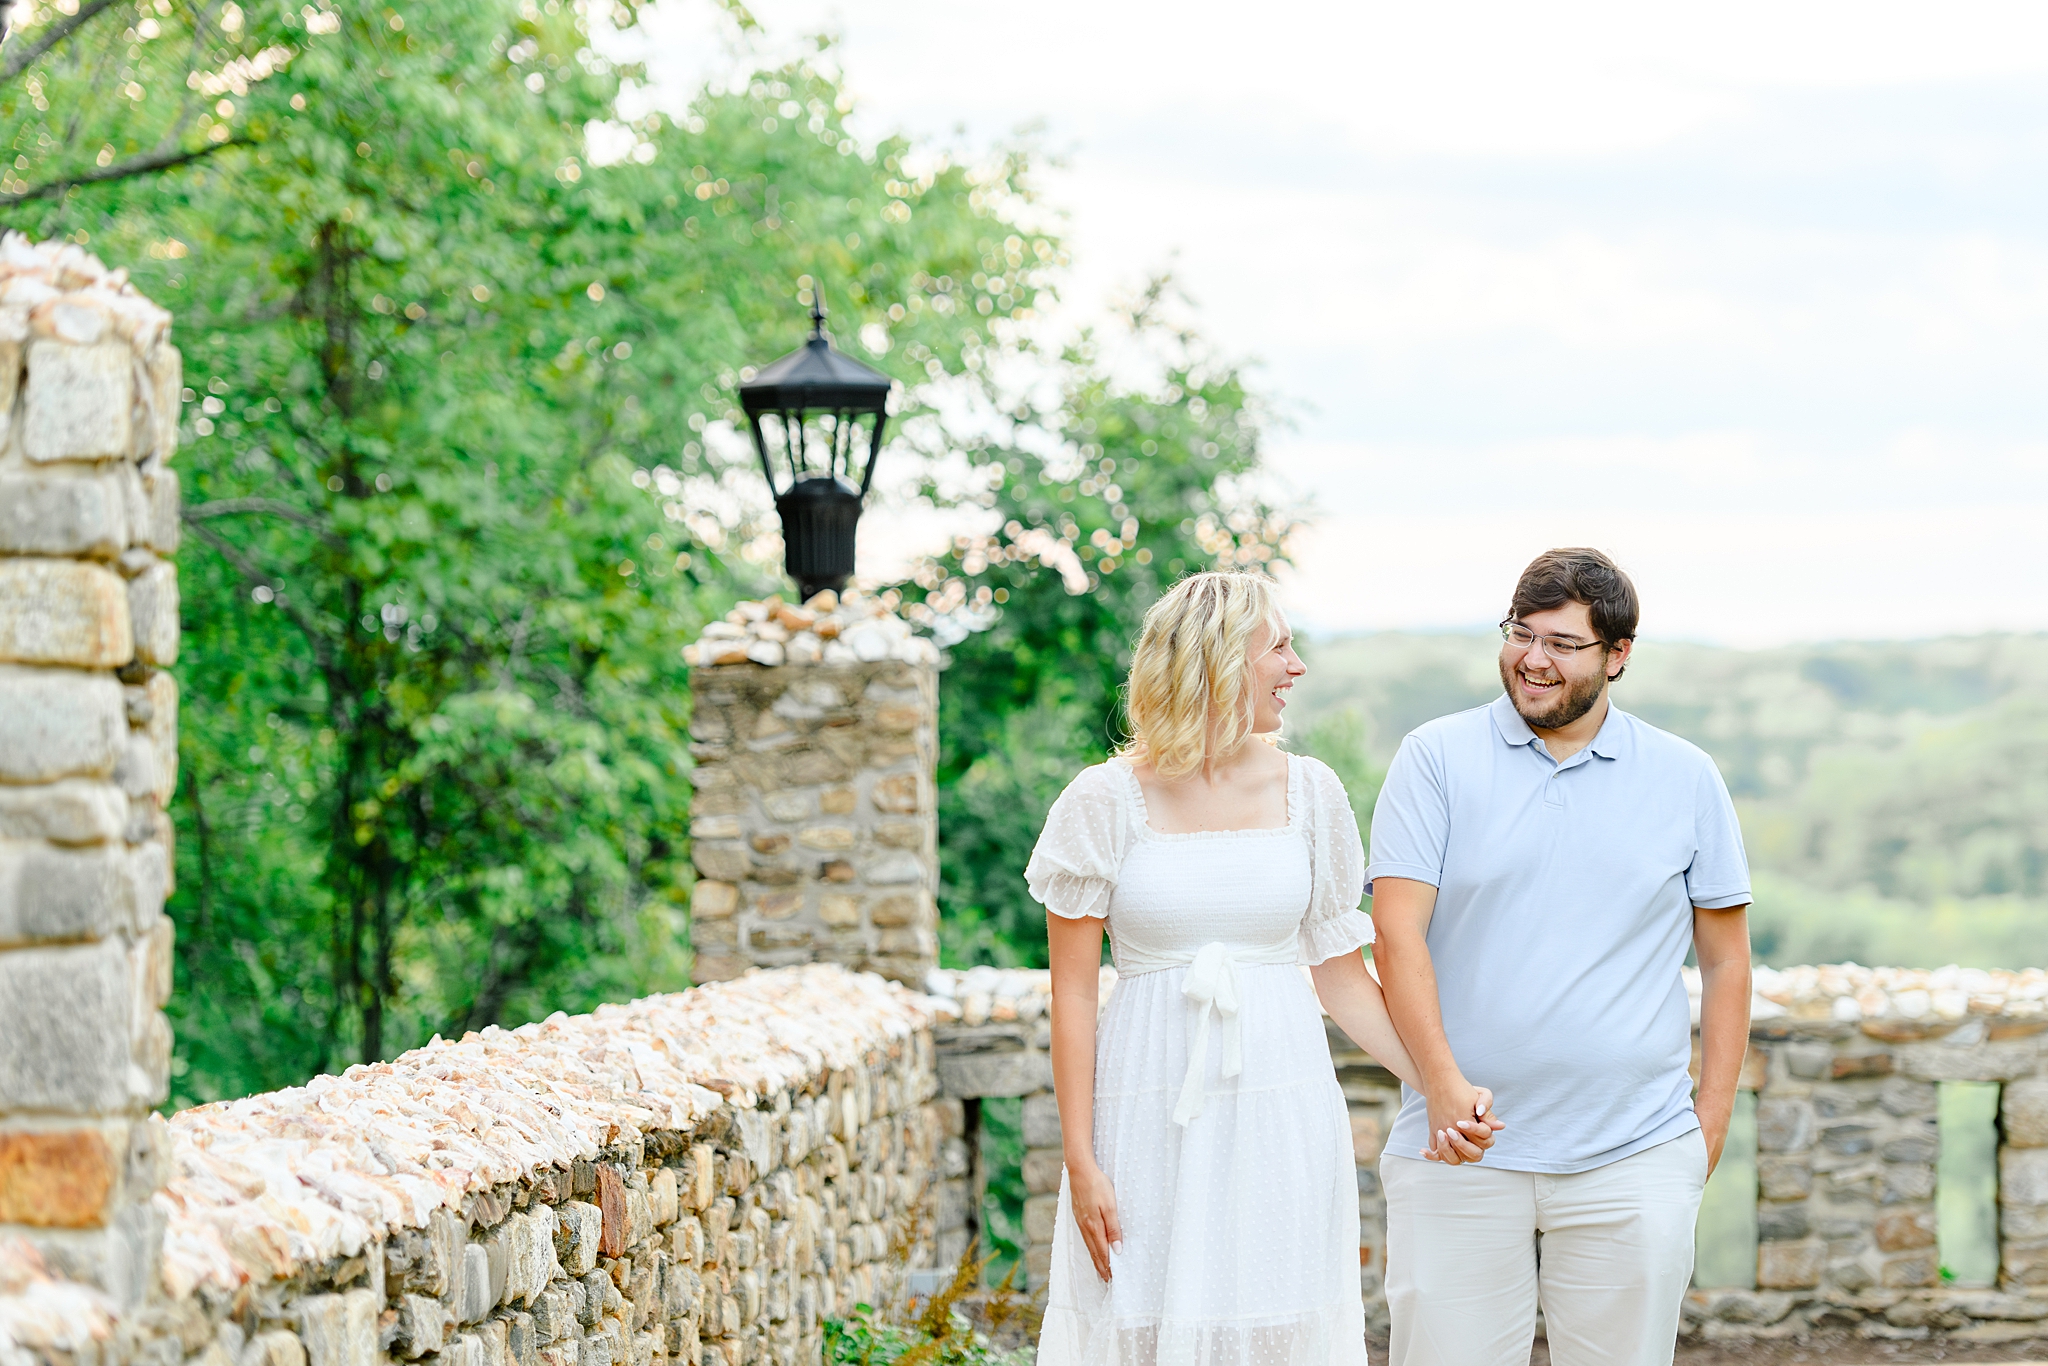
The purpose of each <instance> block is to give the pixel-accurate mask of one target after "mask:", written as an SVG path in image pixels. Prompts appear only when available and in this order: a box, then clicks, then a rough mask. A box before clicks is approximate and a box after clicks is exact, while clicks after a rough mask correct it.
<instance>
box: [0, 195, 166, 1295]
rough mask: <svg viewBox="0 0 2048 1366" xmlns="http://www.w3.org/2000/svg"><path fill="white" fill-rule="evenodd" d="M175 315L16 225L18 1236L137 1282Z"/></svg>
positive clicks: (158, 1159)
mask: <svg viewBox="0 0 2048 1366" xmlns="http://www.w3.org/2000/svg"><path fill="white" fill-rule="evenodd" d="M169 327H170V316H169V315H168V314H167V313H165V312H164V311H163V310H162V309H159V308H157V307H156V306H155V305H154V304H152V303H150V302H149V301H148V300H147V299H144V298H143V297H142V296H140V295H139V294H137V293H136V292H135V290H134V289H133V288H132V287H131V286H129V285H128V283H127V279H126V274H125V272H122V271H108V270H106V269H105V268H104V267H102V266H101V265H100V263H99V262H98V261H96V260H94V259H93V258H92V257H91V256H89V255H87V254H86V253H85V252H83V251H81V250H80V249H79V248H77V247H74V246H60V245H59V244H45V245H42V246H31V245H29V244H28V243H27V242H26V241H25V240H24V239H23V238H21V237H20V236H18V235H16V234H9V235H8V236H7V237H6V238H5V239H4V240H0V1238H5V1237H8V1236H25V1237H27V1238H28V1240H29V1241H30V1242H32V1243H33V1244H35V1245H36V1246H37V1247H38V1248H39V1249H40V1250H41V1252H42V1254H43V1257H44V1259H45V1260H46V1261H47V1262H48V1264H49V1265H50V1266H51V1267H52V1269H54V1270H56V1271H57V1272H59V1273H60V1274H63V1275H66V1276H69V1277H72V1278H74V1279H76V1280H81V1281H86V1282H89V1283H92V1284H95V1285H98V1286H100V1287H101V1288H103V1289H104V1290H106V1291H107V1292H108V1293H109V1294H110V1295H111V1296H112V1297H113V1298H114V1300H115V1301H116V1302H117V1303H129V1304H132V1303H134V1302H136V1301H137V1300H139V1299H141V1298H142V1297H144V1296H145V1295H146V1294H148V1293H149V1291H150V1289H151V1287H152V1284H153V1282H154V1280H155V1277H154V1268H155V1265H156V1255H157V1248H158V1247H159V1245H160V1244H161V1241H162V1236H161V1231H160V1227H159V1223H158V1219H157V1216H156V1214H155V1211H154V1210H153V1209H152V1208H151V1206H150V1202H149V1201H150V1195H151V1193H152V1192H153V1191H154V1190H155V1189H156V1188H157V1186H158V1185H159V1184H161V1171H162V1166H163V1158H164V1139H163V1121H162V1120H161V1119H160V1118H158V1117H156V1116H154V1115H152V1114H151V1113H150V1111H151V1107H153V1106H155V1105H157V1104H158V1103H160V1102H161V1101H162V1100H163V1099H164V1095H165V1089H166V1085H167V1079H168V1074H169V1068H170V1050H171V1033H170V1026H169V1024H168V1023H167V1022H166V1021H165V1018H164V1014H163V1011H162V1010H161V1009H160V1007H161V1006H162V1005H163V1003H164V1001H165V999H166V998H167V997H168V995H169V992H170V980H171V923H170V921H169V919H168V918H167V917H165V915H164V913H163V905H164V897H165V895H166V894H167V892H168V891H169V888H170V882H171V866H172V865H171V830H170V822H169V819H168V818H167V816H166V815H165V809H166V807H167V806H168V805H169V802H170V797H171V793H172V790H173V788H174V786H175V784H176V772H177V709H178V691H177V686H176V684H175V683H174V682H173V681H172V679H171V676H170V675H169V674H167V673H164V672H161V670H162V669H163V668H164V667H166V666H168V665H170V664H172V663H174V662H176V659H177V654H178V581H177V573H176V570H175V569H173V568H172V566H171V565H170V563H169V562H168V561H167V560H166V559H164V558H161V557H163V556H168V555H169V554H171V553H172V552H173V551H174V550H176V548H177V543H178V480H177V476H176V475H175V474H173V473H172V472H171V470H170V468H169V466H168V461H169V459H170V456H171V453H172V451H173V449H174V447H175V445H176V442H177V425H178V412H179V404H180V385H181V383H182V380H181V372H180V362H179V357H178V352H177V350H176V349H175V348H174V347H173V346H171V344H170V342H169V340H168V331H169Z"/></svg>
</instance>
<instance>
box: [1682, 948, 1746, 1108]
mask: <svg viewBox="0 0 2048 1366" xmlns="http://www.w3.org/2000/svg"><path fill="white" fill-rule="evenodd" d="M1749 992H1750V981H1749V964H1748V962H1747V961H1740V962H1730V963H1714V964H1708V965H1707V966H1705V967H1703V968H1701V969H1700V1089H1699V1096H1698V1098H1697V1100H1696V1101H1695V1105H1696V1107H1697V1108H1698V1109H1699V1110H1700V1111H1701V1113H1703V1114H1706V1113H1711V1114H1713V1115H1715V1116H1717V1117H1721V1118H1725V1117H1726V1116H1727V1115H1728V1114H1729V1113H1730V1112H1731V1111H1732V1110H1733V1109H1734V1108H1735V1083H1736V1080H1737V1079H1738V1078H1739V1077H1740V1076H1741V1075H1742V1058H1743V1055H1744V1054H1745V1053H1746V1052H1747V1051H1748V1049H1749Z"/></svg>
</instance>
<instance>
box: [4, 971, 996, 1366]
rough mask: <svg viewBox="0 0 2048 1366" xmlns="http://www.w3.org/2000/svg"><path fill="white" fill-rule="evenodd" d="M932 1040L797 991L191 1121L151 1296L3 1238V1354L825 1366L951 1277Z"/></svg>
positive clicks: (443, 1363)
mask: <svg viewBox="0 0 2048 1366" xmlns="http://www.w3.org/2000/svg"><path fill="white" fill-rule="evenodd" d="M932 1020H933V1012H932V1010H931V1008H930V1004H929V1003H928V1002H926V1001H925V1000H924V998H922V997H918V996H915V995H913V994H911V993H909V992H907V991H904V990H903V989H902V988H900V987H897V986H894V985H892V984H890V983H887V982H884V981H882V980H881V979H879V978H876V977H872V976H856V975H853V974H849V973H846V972H845V971H843V970H841V969H839V968H836V967H830V966H822V965H821V966H813V967H805V968H792V969H787V970H783V971H780V972H766V973H756V974H751V975H749V976H747V977H745V978H743V979H742V980H739V981H735V982H729V983H722V984H717V985H712V986H705V987H699V988H696V989H695V990H692V991H689V992H685V993H681V994H679V995H675V996H663V997H651V998H648V999H646V1000H642V1001H636V1002H634V1003H632V1004H630V1005H624V1006H606V1007H603V1008H601V1009H599V1010H598V1011H597V1012H595V1013H594V1014H591V1015H585V1016H577V1017H573V1018H571V1017H566V1016H561V1015H556V1016H553V1017H551V1018H549V1019H548V1020H545V1021H543V1022H541V1023H538V1024H531V1025H525V1026H522V1027H520V1028H519V1029H516V1030H512V1031H509V1032H508V1031H505V1030H500V1029H495V1028H493V1029H486V1030H484V1031H483V1032H481V1033H475V1034H470V1035H467V1036H465V1037H464V1038H463V1039H461V1040H459V1041H455V1042H447V1043H444V1042H440V1041H436V1042H435V1043H433V1044H431V1045H429V1046H428V1047H426V1048H422V1049H417V1050H415V1051H413V1052H411V1053H407V1054H405V1055H403V1056H402V1057H400V1058H398V1059H396V1060H394V1061H392V1062H389V1063H380V1064H375V1065H365V1066H358V1067H353V1068H350V1069H349V1070H348V1071H347V1072H346V1073H344V1074H343V1075H341V1076H339V1077H320V1078H316V1079H315V1080H314V1081H313V1082H312V1083H310V1084H309V1085H307V1086H304V1087H295V1088H292V1089H290V1090H286V1091H279V1092H274V1093H271V1094H269V1095H262V1096H253V1097H250V1098H248V1099H246V1100H240V1101H230V1102H223V1103H221V1104H217V1105H209V1106H202V1107H199V1108H197V1109H193V1110H187V1111H185V1112H183V1113H182V1114H179V1115H178V1116H176V1117H175V1118H174V1119H172V1120H171V1121H170V1133H171V1136H172V1140H173V1143H172V1158H171V1165H172V1173H171V1176H170V1179H169V1181H168V1183H167V1184H166V1185H165V1187H164V1189H163V1190H162V1192H161V1193H160V1194H158V1195H157V1197H156V1199H155V1204H156V1208H157V1211H158V1215H159V1218H160V1219H161V1220H162V1221H163V1223H164V1226H165V1230H166V1232H165V1235H164V1239H163V1260H162V1271H161V1283H160V1285H159V1286H158V1287H157V1293H156V1296H155V1298H154V1299H153V1300H152V1301H151V1302H148V1303H145V1304H143V1305H141V1306H138V1307H134V1308H127V1309H124V1308H122V1307H120V1306H117V1305H114V1304H113V1303H112V1302H111V1301H109V1300H107V1299H106V1298H105V1297H104V1296H98V1297H84V1298H81V1296H82V1295H83V1292H81V1291H80V1289H79V1288H78V1287H76V1286H67V1285H62V1284H59V1283H57V1282H55V1281H53V1280H52V1279H50V1278H49V1277H48V1276H47V1275H46V1274H45V1273H44V1272H43V1270H42V1269H41V1268H40V1267H39V1266H37V1265H36V1264H35V1262H34V1258H33V1255H32V1254H31V1253H29V1252H28V1251H27V1249H26V1248H25V1247H24V1246H20V1245H16V1246H8V1245H6V1244H4V1243H0V1360H5V1361H7V1362H9V1363H10V1366H11V1363H13V1362H15V1361H16V1360H21V1361H24V1362H25V1361H35V1360H46V1361H72V1362H77V1363H81V1364H83V1363H91V1362H106V1363H114V1362H128V1361H137V1362H145V1361H146V1362H163V1363H177V1362H180V1361H186V1362H190V1363H192V1366H373V1364H374V1366H381V1364H382V1363H385V1362H387V1361H389V1362H420V1363H422V1364H423V1366H684V1364H685V1363H687V1366H795V1363H798V1362H815V1361H817V1360H818V1359H819V1355H820V1351H821V1346H822V1342H821V1330H820V1326H819V1325H820V1320H821V1319H822V1318H824V1317H825V1316H828V1315H834V1314H845V1313H846V1312H847V1311H848V1310H849V1309H850V1308H851V1306H853V1305H854V1304H856V1303H863V1302H864V1303H870V1304H883V1303H887V1302H889V1301H891V1300H892V1299H894V1298H896V1297H898V1296H899V1295H900V1294H901V1293H902V1292H903V1291H904V1289H905V1283H906V1280H907V1278H908V1269H909V1268H915V1267H919V1266H929V1265H930V1264H931V1260H932V1251H933V1234H934V1231H935V1226H936V1218H937V1215H936V1207H937V1205H938V1204H939V1202H940V1197H941V1188H940V1186H939V1183H938V1176H937V1164H938V1162H939V1160H940V1159H941V1156H942V1153H943V1152H944V1151H945V1149H946V1147H947V1144H948V1142H949V1141H950V1142H951V1143H952V1144H953V1146H954V1148H955V1150H956V1151H957V1148H958V1143H959V1131H960V1127H961V1107H960V1105H959V1103H958V1102H948V1101H944V1100H941V1099H938V1098H937V1097H936V1089H937V1079H936V1074H935V1071H934V1053H933V1047H932V1038H931V1024H932ZM953 1196H954V1199H955V1200H956V1201H957V1199H958V1198H959V1187H958V1186H957V1185H956V1187H955V1189H954V1193H953ZM10 1334H11V1336H12V1337H13V1339H14V1342H13V1344H12V1345H13V1346H15V1347H16V1348H19V1349H20V1350H21V1351H22V1352H24V1353H26V1355H21V1356H18V1357H17V1356H10V1355H8V1351H7V1349H8V1347H9V1346H10V1344H9V1341H8V1339H9V1336H10Z"/></svg>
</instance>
